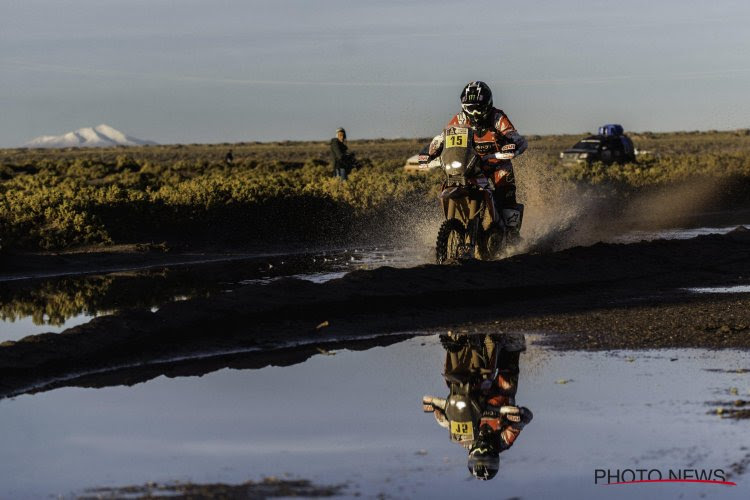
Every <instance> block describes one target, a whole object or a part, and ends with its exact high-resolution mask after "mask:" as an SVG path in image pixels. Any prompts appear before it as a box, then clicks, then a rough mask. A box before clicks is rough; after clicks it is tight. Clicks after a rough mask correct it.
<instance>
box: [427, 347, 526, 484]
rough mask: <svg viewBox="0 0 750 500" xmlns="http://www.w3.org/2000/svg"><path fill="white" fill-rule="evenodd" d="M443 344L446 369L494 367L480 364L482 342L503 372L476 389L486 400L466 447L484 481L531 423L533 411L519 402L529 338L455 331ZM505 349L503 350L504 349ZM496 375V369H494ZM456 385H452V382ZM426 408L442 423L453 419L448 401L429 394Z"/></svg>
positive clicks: (474, 472)
mask: <svg viewBox="0 0 750 500" xmlns="http://www.w3.org/2000/svg"><path fill="white" fill-rule="evenodd" d="M440 341H441V344H442V345H443V347H444V348H445V350H446V351H447V353H446V360H445V373H446V374H451V373H456V372H458V371H461V370H466V368H467V367H468V368H469V369H471V368H472V367H473V368H474V369H476V368H480V370H481V369H482V368H483V369H487V368H489V369H492V368H493V367H488V366H486V365H485V366H483V367H482V366H481V363H480V366H478V365H477V360H478V359H481V358H482V356H478V355H477V354H478V348H477V346H478V343H484V344H485V346H486V349H487V350H486V358H485V359H486V360H495V359H497V364H496V366H494V368H496V369H497V371H496V372H495V373H496V374H497V375H496V376H495V377H493V378H491V379H485V380H483V381H482V383H481V384H480V386H479V387H476V388H475V389H474V390H473V391H472V392H473V393H474V397H475V398H476V399H477V400H480V401H481V402H482V403H481V404H480V407H481V417H480V418H479V423H478V433H477V435H476V436H475V438H474V440H473V441H472V442H470V443H468V444H466V445H465V446H466V447H467V448H468V450H469V456H468V468H469V472H471V474H472V475H473V476H474V477H476V478H477V479H480V480H487V479H492V478H493V477H495V475H496V474H497V471H498V469H499V466H500V453H501V452H503V451H505V450H507V449H508V448H510V447H511V446H513V443H514V442H515V440H516V438H518V435H519V434H520V433H521V430H522V429H523V428H524V426H525V425H526V424H528V423H529V422H531V419H532V418H533V414H532V413H531V411H530V410H529V409H528V408H525V407H522V406H521V407H519V406H516V391H517V390H518V373H519V368H518V362H519V359H520V355H521V351H523V350H525V343H524V340H523V337H522V336H520V337H514V336H510V335H488V336H486V337H484V336H476V335H475V336H467V335H463V336H457V337H456V336H451V335H441V338H440ZM498 351H499V352H498ZM493 375H494V373H493ZM448 385H449V387H450V384H448ZM423 406H424V409H425V411H432V412H433V414H434V416H435V420H437V422H438V424H440V425H441V426H442V427H449V426H450V422H449V419H448V417H447V415H446V412H445V400H443V399H442V398H435V397H432V396H426V397H425V398H424V399H423ZM441 407H442V408H441Z"/></svg>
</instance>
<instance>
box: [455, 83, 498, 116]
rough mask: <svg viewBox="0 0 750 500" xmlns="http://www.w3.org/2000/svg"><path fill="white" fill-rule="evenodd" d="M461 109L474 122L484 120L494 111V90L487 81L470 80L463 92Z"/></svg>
mask: <svg viewBox="0 0 750 500" xmlns="http://www.w3.org/2000/svg"><path fill="white" fill-rule="evenodd" d="M461 109H462V110H463V111H464V113H466V114H467V115H468V116H469V117H470V118H471V121H472V122H478V121H482V120H484V119H485V118H486V117H487V116H488V115H489V114H490V111H492V91H491V90H490V88H489V87H488V86H487V84H486V83H484V82H480V81H476V82H470V83H468V84H467V85H466V87H464V90H463V91H462V92H461Z"/></svg>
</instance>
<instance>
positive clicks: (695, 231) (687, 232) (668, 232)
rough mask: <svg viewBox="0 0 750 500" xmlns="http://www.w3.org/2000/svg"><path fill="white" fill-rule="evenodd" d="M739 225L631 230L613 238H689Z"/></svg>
mask: <svg viewBox="0 0 750 500" xmlns="http://www.w3.org/2000/svg"><path fill="white" fill-rule="evenodd" d="M746 226H747V225H746ZM737 227H738V224H735V225H733V226H727V227H696V228H685V229H663V230H660V231H631V232H629V233H626V234H623V235H620V236H617V237H615V238H612V240H611V241H612V242H613V243H636V242H639V241H652V240H660V239H663V240H688V239H690V238H695V237H696V236H705V235H707V234H727V233H729V232H731V231H733V230H735V229H736V228H737Z"/></svg>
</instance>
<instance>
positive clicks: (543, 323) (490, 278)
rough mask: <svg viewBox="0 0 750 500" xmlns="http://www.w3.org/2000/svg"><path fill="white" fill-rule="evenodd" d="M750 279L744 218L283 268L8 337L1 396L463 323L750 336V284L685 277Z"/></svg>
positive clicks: (616, 337)
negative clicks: (282, 273) (678, 234)
mask: <svg viewBox="0 0 750 500" xmlns="http://www.w3.org/2000/svg"><path fill="white" fill-rule="evenodd" d="M748 283H750V231H748V230H747V229H744V228H740V229H737V230H735V231H733V232H732V233H730V234H728V235H724V236H718V235H712V236H702V237H699V238H694V239H692V240H682V241H664V240H660V241H653V242H641V243H636V244H630V245H614V244H597V245H594V246H591V247H577V248H571V249H568V250H565V251H561V252H557V253H553V254H539V255H519V256H515V257H512V258H509V259H506V260H503V261H500V262H468V263H464V264H460V265H453V266H442V267H441V266H434V265H425V266H419V267H416V268H411V269H393V268H380V269H376V270H373V271H356V272H353V273H350V274H348V275H347V276H345V277H344V278H341V279H338V280H333V281H330V282H327V283H323V284H315V283H310V282H307V281H301V280H296V279H283V280H279V281H276V282H273V283H271V284H268V285H249V286H246V287H243V288H241V289H239V290H237V291H235V292H233V293H227V294H222V295H218V296H213V297H210V298H200V299H192V300H188V301H183V302H175V303H168V304H166V305H164V306H163V307H162V308H161V309H159V310H158V311H157V312H155V313H152V312H150V311H148V310H129V311H123V312H121V313H119V314H115V315H112V316H104V317H99V318H96V319H94V320H92V321H91V322H89V323H87V324H84V325H81V326H78V327H75V328H71V329H69V330H67V331H65V332H64V333H62V334H43V335H36V336H31V337H27V338H25V339H23V340H21V341H19V342H6V343H4V344H2V345H1V346H0V394H4V395H9V394H12V393H15V392H17V391H18V390H19V389H21V388H24V387H28V386H29V385H31V384H37V383H44V382H46V381H49V380H51V379H55V378H57V377H68V376H70V375H71V374H72V373H82V372H84V373H91V372H95V371H98V370H108V369H111V368H112V367H113V366H115V365H127V364H130V365H132V364H138V363H144V362H146V363H150V362H153V361H155V360H162V361H163V360H165V359H170V358H176V357H181V356H191V355H193V354H195V353H210V352H216V351H238V350H248V349H266V348H277V347H279V346H281V345H284V344H285V343H288V342H290V341H306V342H308V343H309V342H310V341H313V342H317V341H319V342H320V343H326V342H331V341H332V340H336V339H347V338H348V339H353V338H358V337H359V338H361V337H362V336H368V335H373V334H382V333H387V332H408V331H414V330H419V331H428V330H430V329H435V330H441V329H442V330H444V329H447V328H455V327H456V326H459V325H461V327H462V328H464V329H467V330H468V331H472V330H477V331H482V330H486V329H487V328H491V329H495V330H505V331H508V330H516V331H518V330H520V331H543V332H562V333H566V334H567V335H561V336H559V337H557V338H556V340H555V339H553V340H555V341H556V342H557V345H559V346H561V347H567V348H594V349H601V348H618V347H629V348H653V347H682V346H703V347H742V348H747V347H750V328H748V325H750V294H744V295H732V296H714V295H711V296H705V295H696V294H693V293H690V292H687V291H684V290H682V289H683V288H685V287H696V286H713V285H721V286H726V285H732V284H744V285H746V284H748ZM326 322H327V323H326ZM467 322H471V323H468V324H467ZM320 325H326V326H320ZM319 326H320V327H319ZM318 327H319V328H318Z"/></svg>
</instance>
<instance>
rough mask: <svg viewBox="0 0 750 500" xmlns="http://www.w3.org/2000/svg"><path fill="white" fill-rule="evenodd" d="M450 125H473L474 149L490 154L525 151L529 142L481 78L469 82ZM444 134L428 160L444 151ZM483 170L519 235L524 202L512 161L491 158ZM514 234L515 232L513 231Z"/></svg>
mask: <svg viewBox="0 0 750 500" xmlns="http://www.w3.org/2000/svg"><path fill="white" fill-rule="evenodd" d="M447 126H449V127H451V126H459V127H471V128H473V129H474V148H475V149H476V151H477V153H479V154H480V155H482V156H484V155H488V154H491V153H500V152H503V153H506V152H507V153H514V154H515V156H518V155H520V154H522V153H523V152H524V151H525V150H526V148H527V146H528V143H527V142H526V139H525V138H524V137H523V136H522V135H521V134H519V133H518V131H517V130H516V128H515V127H514V126H513V124H512V123H511V122H510V119H509V118H508V115H506V114H505V113H504V112H503V111H502V110H501V109H497V108H496V107H495V106H494V105H493V103H492V91H491V90H490V87H489V86H488V85H487V84H486V83H484V82H480V81H475V82H470V83H468V84H467V85H466V86H465V87H464V89H463V91H462V92H461V112H460V113H458V114H456V115H455V116H454V117H453V118H451V120H450V121H449V122H448V125H447ZM443 141H444V139H443V135H440V136H438V137H436V138H435V139H434V140H433V141H432V143H431V144H430V151H429V159H430V160H432V159H434V158H437V157H438V156H439V155H440V152H441V151H442V150H443ZM483 170H484V171H485V175H486V176H487V178H488V179H490V181H491V182H492V183H493V185H494V187H495V196H494V198H495V204H496V207H497V209H498V211H499V212H500V213H501V214H503V219H504V220H505V223H506V225H507V226H508V227H509V228H513V229H514V233H515V234H514V236H515V237H516V238H517V237H518V233H520V231H521V222H522V219H523V205H520V204H518V203H517V202H516V180H515V178H514V176H513V164H512V163H511V161H510V160H499V159H490V160H488V161H487V162H486V165H483ZM512 234H513V233H512Z"/></svg>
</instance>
